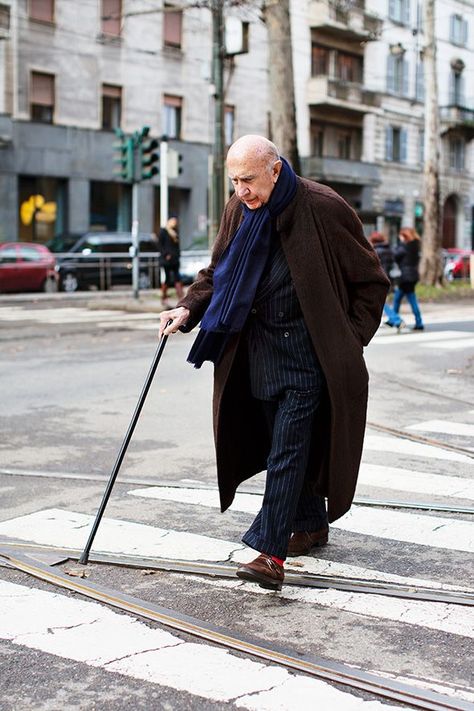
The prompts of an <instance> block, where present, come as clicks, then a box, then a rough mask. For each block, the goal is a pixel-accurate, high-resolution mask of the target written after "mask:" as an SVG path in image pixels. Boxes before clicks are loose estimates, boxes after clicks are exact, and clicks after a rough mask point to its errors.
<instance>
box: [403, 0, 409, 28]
mask: <svg viewBox="0 0 474 711" xmlns="http://www.w3.org/2000/svg"><path fill="white" fill-rule="evenodd" d="M403 22H404V23H405V25H409V24H410V0H405V2H404V3H403Z"/></svg>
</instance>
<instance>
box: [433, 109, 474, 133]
mask: <svg viewBox="0 0 474 711" xmlns="http://www.w3.org/2000/svg"><path fill="white" fill-rule="evenodd" d="M440 121H441V132H442V133H447V132H448V131H453V130H457V131H462V133H463V134H465V135H466V134H467V135H466V138H468V140H470V139H471V138H474V109H469V108H467V107H464V106H442V107H441V108H440Z"/></svg>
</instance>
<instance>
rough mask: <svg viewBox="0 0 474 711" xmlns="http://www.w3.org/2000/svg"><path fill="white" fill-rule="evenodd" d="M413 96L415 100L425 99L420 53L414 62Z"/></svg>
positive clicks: (423, 66)
mask: <svg viewBox="0 0 474 711" xmlns="http://www.w3.org/2000/svg"><path fill="white" fill-rule="evenodd" d="M415 98H416V99H417V101H424V100H425V65H424V64H423V58H422V56H421V54H420V55H419V57H418V61H417V63H416V79H415Z"/></svg>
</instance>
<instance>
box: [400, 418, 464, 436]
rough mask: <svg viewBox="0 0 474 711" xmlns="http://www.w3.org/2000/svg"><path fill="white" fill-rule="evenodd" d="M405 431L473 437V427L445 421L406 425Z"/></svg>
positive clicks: (428, 421) (462, 423)
mask: <svg viewBox="0 0 474 711" xmlns="http://www.w3.org/2000/svg"><path fill="white" fill-rule="evenodd" d="M406 429H407V430H418V431H420V432H442V433H443V434H451V435H459V436H460V437H474V425H469V424H466V423H465V422H448V421H447V420H427V421H426V422H418V423H417V424H415V425H408V427H406Z"/></svg>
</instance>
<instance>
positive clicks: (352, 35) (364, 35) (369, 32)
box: [310, 0, 382, 40]
mask: <svg viewBox="0 0 474 711" xmlns="http://www.w3.org/2000/svg"><path fill="white" fill-rule="evenodd" d="M310 27H312V28H314V29H320V30H322V31H325V32H327V33H330V34H339V35H341V36H345V37H346V39H350V40H356V39H359V40H370V39H375V38H376V37H377V36H378V34H379V33H380V30H381V28H382V20H381V19H380V18H379V17H377V16H376V15H372V14H371V13H368V12H366V10H365V0H354V2H350V3H348V2H329V0H312V2H311V5H310Z"/></svg>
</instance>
